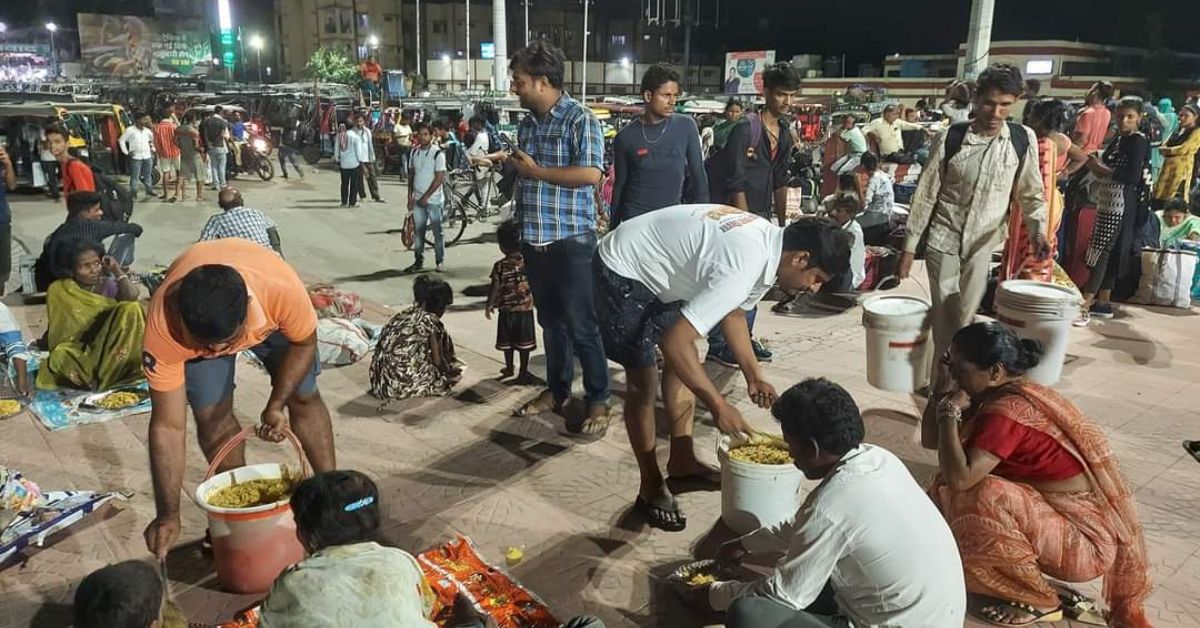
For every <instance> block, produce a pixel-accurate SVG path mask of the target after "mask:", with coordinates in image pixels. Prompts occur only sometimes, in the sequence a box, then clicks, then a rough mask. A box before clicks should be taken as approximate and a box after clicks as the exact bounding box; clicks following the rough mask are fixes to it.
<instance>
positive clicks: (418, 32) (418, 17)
mask: <svg viewBox="0 0 1200 628" xmlns="http://www.w3.org/2000/svg"><path fill="white" fill-rule="evenodd" d="M420 73H421V0H417V74H420Z"/></svg>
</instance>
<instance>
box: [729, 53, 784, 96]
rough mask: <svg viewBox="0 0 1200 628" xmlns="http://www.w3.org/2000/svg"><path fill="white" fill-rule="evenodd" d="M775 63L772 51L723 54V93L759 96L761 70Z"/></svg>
mask: <svg viewBox="0 0 1200 628" xmlns="http://www.w3.org/2000/svg"><path fill="white" fill-rule="evenodd" d="M772 63H775V51H774V50H747V51H743V52H729V53H726V54H725V93H726V94H730V95H736V94H761V93H762V87H763V82H762V81H763V79H762V75H763V70H765V69H766V68H767V66H768V65H771V64H772Z"/></svg>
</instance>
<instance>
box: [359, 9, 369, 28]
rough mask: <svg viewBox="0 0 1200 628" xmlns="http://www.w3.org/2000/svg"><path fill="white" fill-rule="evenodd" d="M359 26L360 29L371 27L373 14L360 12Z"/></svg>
mask: <svg viewBox="0 0 1200 628" xmlns="http://www.w3.org/2000/svg"><path fill="white" fill-rule="evenodd" d="M358 28H359V30H363V29H368V28H371V16H369V15H367V14H366V13H359V14H358Z"/></svg>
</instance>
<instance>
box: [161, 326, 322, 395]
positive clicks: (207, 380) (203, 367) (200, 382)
mask: <svg viewBox="0 0 1200 628" xmlns="http://www.w3.org/2000/svg"><path fill="white" fill-rule="evenodd" d="M290 344H291V342H289V341H288V339H287V337H286V336H284V335H283V333H282V332H278V331H277V332H275V333H273V334H271V335H270V336H267V339H266V340H264V341H263V342H262V344H260V345H258V346H257V347H253V348H252V349H250V350H251V351H253V352H254V355H256V356H258V359H260V360H262V362H263V365H264V366H266V367H267V372H268V373H270V374H271V378H272V379H274V378H275V373H276V372H277V371H278V370H279V365H280V364H282V362H283V356H284V354H285V353H286V352H287V348H288V346H289V345H290ZM236 365H237V356H236V355H224V356H221V357H219V358H197V359H195V360H190V361H189V362H188V363H187V364H186V365H185V366H184V371H183V372H184V378H185V380H186V381H187V399H188V404H190V405H191V406H192V410H196V409H200V408H207V407H209V406H213V405H216V404H217V403H219V402H221V401H224V400H226V399H228V398H230V397H232V396H233V388H234V384H233V376H234V372H235V367H236ZM320 373H321V362H320V360H318V359H317V358H316V357H315V356H314V357H313V365H312V368H311V369H309V370H308V374H307V375H305V376H304V379H302V380H300V385H299V386H298V387H297V388H296V394H301V395H306V394H309V393H311V392H313V391H314V390H316V389H317V375H319V374H320Z"/></svg>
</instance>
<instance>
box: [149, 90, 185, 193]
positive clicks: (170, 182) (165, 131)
mask: <svg viewBox="0 0 1200 628" xmlns="http://www.w3.org/2000/svg"><path fill="white" fill-rule="evenodd" d="M177 128H179V125H177V124H175V121H174V120H172V119H171V112H170V110H167V111H165V112H163V116H162V120H159V122H158V124H156V125H154V148H155V150H157V151H158V169H159V171H161V172H162V184H163V198H164V199H166V201H167V202H168V203H174V202H175V200H176V199H178V198H182V197H183V178H182V177H180V176H179V175H180V173H181V169H180V159H179V146H178V145H176V144H175V129H177ZM172 188H174V189H172ZM168 192H170V196H169V197H168V194H167V193H168Z"/></svg>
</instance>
